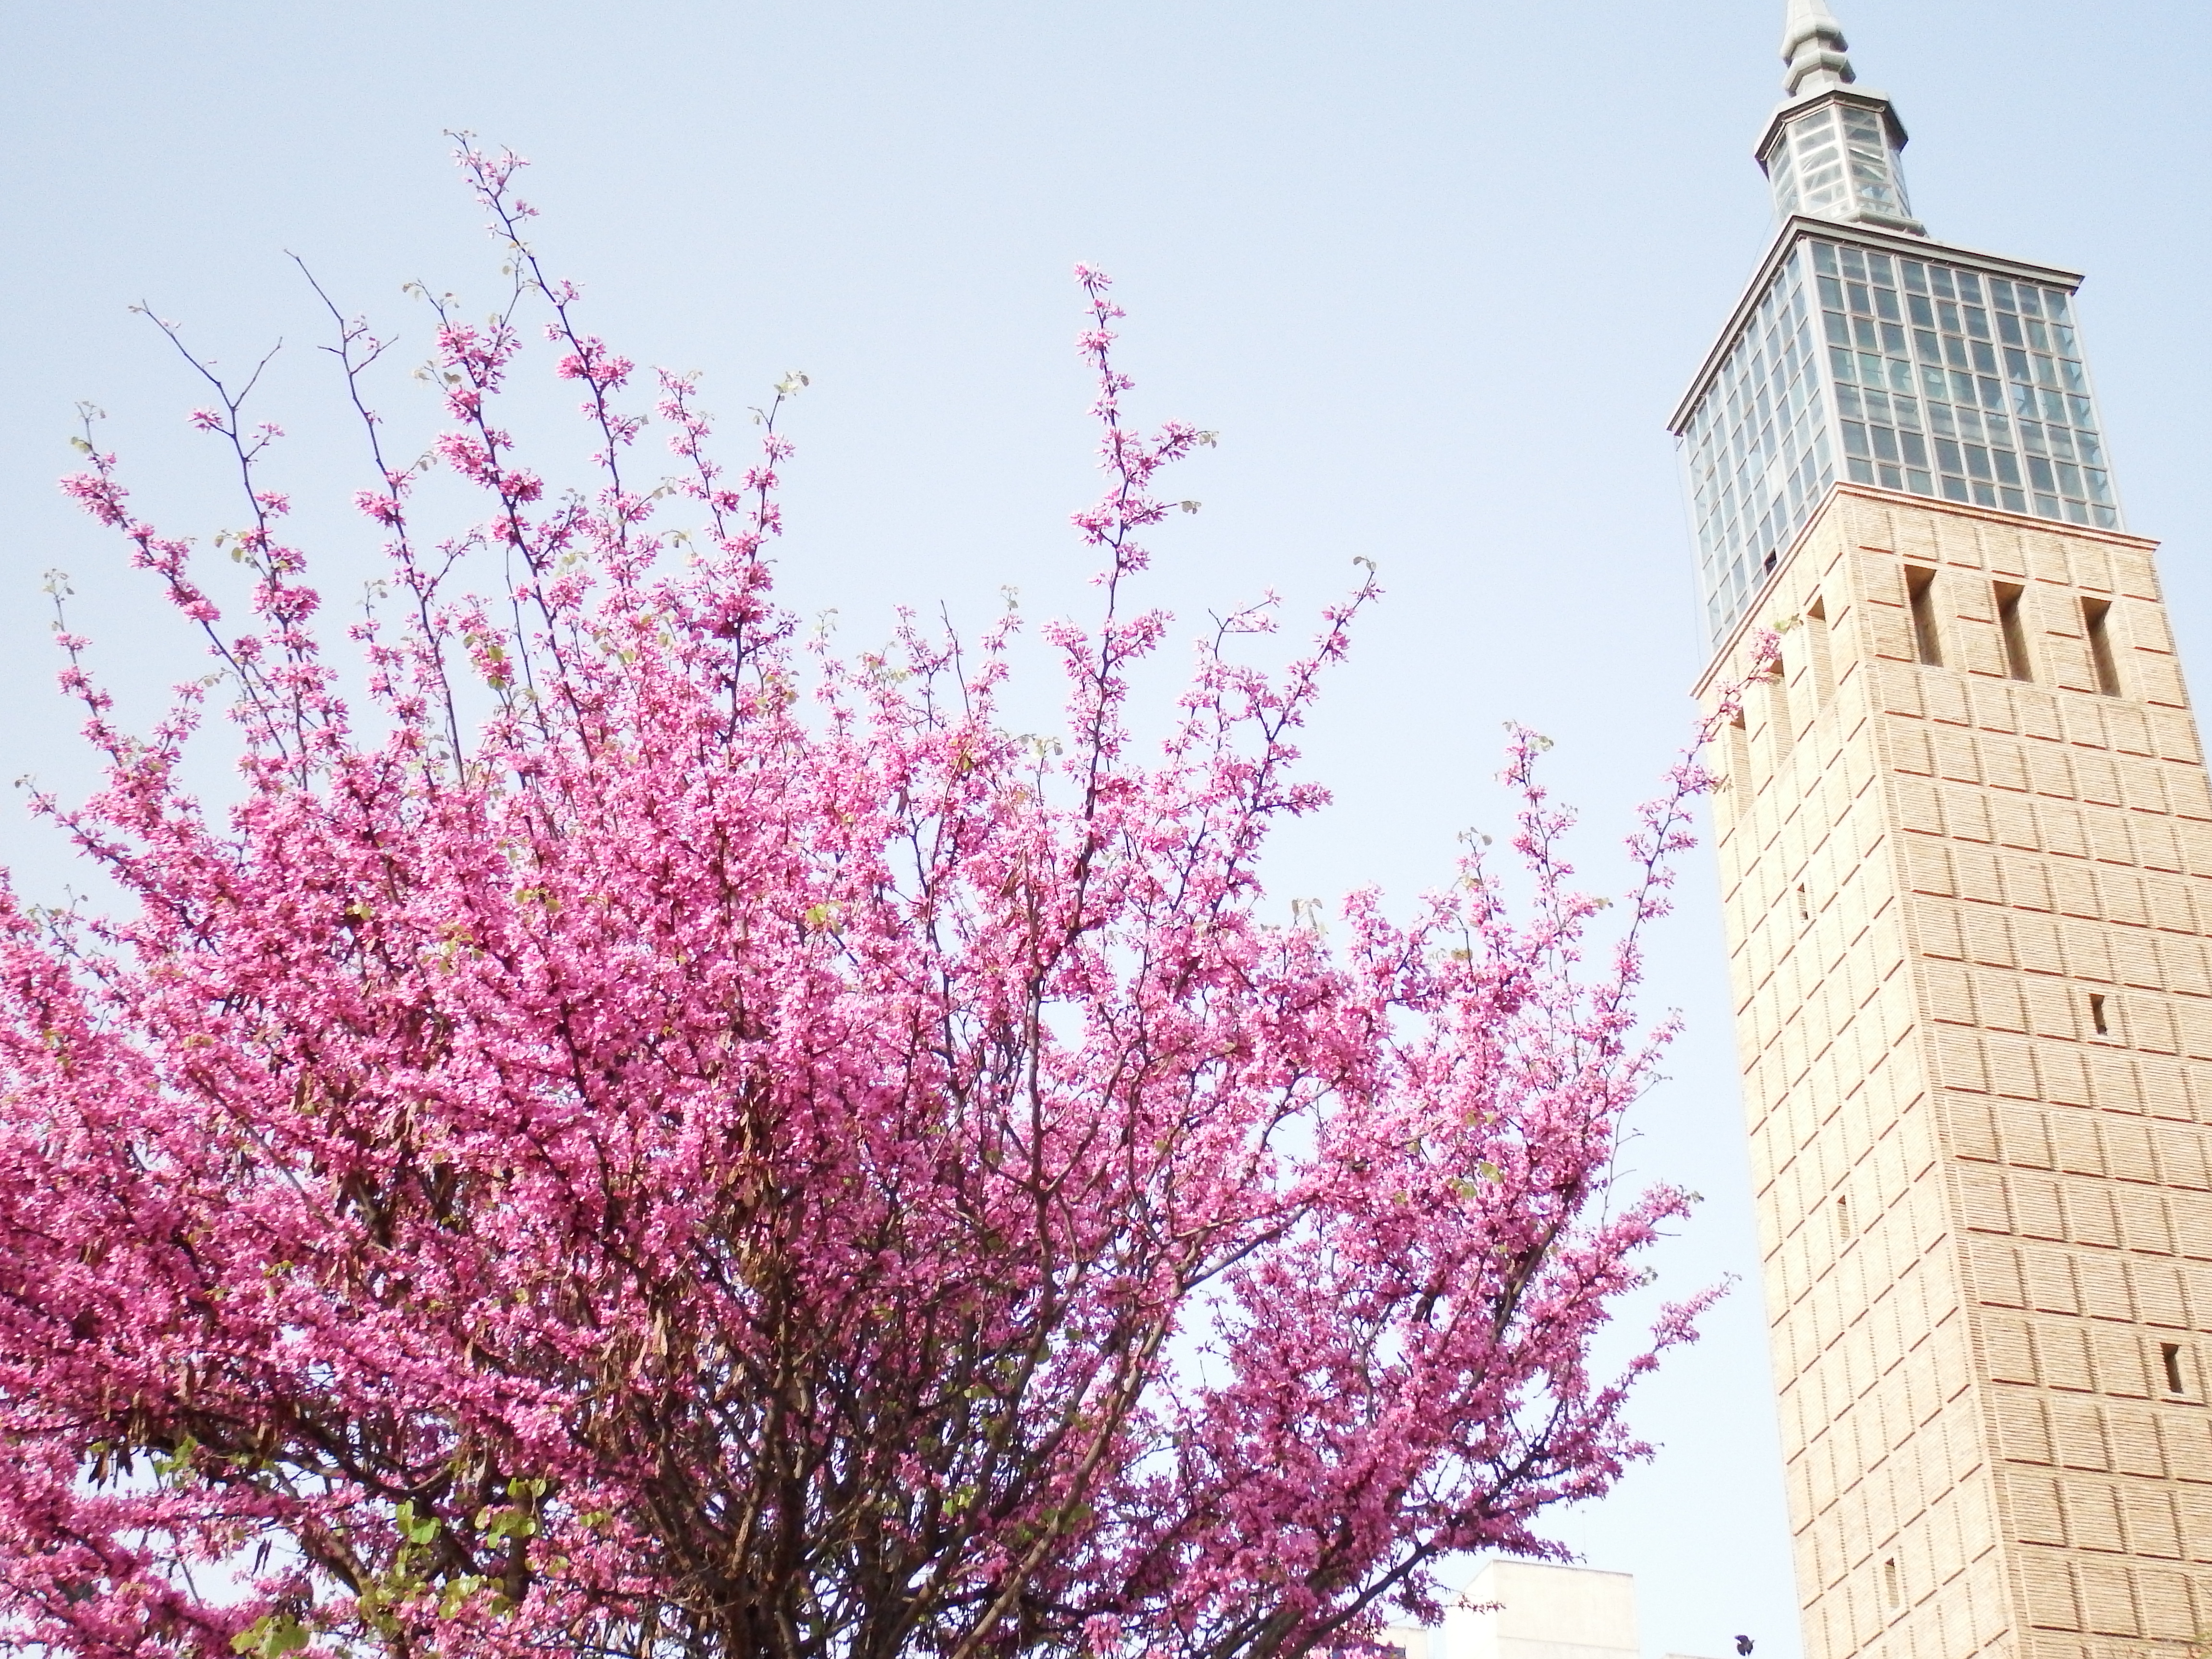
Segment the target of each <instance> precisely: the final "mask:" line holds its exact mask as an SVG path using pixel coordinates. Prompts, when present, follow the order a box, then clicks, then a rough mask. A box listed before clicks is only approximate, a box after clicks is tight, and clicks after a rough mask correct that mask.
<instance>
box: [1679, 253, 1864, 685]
mask: <svg viewBox="0 0 2212 1659" xmlns="http://www.w3.org/2000/svg"><path fill="white" fill-rule="evenodd" d="M1809 264H1810V262H1809V257H1808V250H1807V248H1806V246H1805V245H1804V244H1803V243H1802V242H1801V243H1799V244H1798V245H1797V246H1796V247H1794V248H1792V249H1791V250H1790V252H1789V254H1788V256H1787V257H1786V258H1784V261H1783V264H1782V268H1781V269H1780V270H1778V271H1776V272H1775V273H1774V277H1773V280H1772V281H1771V282H1770V283H1768V284H1767V288H1766V292H1765V295H1762V296H1761V297H1760V299H1759V305H1758V307H1757V308H1756V309H1755V310H1754V311H1753V313H1752V316H1751V320H1750V322H1749V324H1748V325H1747V326H1746V327H1745V329H1744V331H1743V332H1742V333H1741V335H1739V336H1738V337H1737V338H1736V342H1735V345H1734V346H1733V347H1732V348H1731V349H1729V354H1728V356H1726V357H1724V358H1723V359H1722V361H1721V365H1720V368H1719V370H1718V372H1717V374H1715V375H1714V377H1713V381H1712V384H1711V386H1709V387H1708V388H1707V389H1706V392H1705V396H1704V397H1703V398H1700V399H1699V402H1698V404H1697V406H1696V407H1695V408H1694V409H1693V410H1692V411H1691V413H1690V418H1689V422H1688V423H1687V424H1686V426H1685V427H1684V428H1682V434H1681V439H1682V447H1683V453H1684V456H1685V457H1686V460H1687V462H1688V465H1689V472H1690V477H1689V485H1690V502H1691V508H1690V510H1691V513H1692V516H1693V517H1694V518H1695V519H1696V520H1697V524H1698V566H1699V571H1698V574H1699V584H1700V586H1702V588H1703V590H1704V592H1705V615H1706V620H1707V623H1708V624H1709V625H1710V627H1711V629H1712V635H1713V638H1714V639H1715V640H1716V641H1718V640H1719V639H1721V638H1722V637H1723V635H1726V634H1727V632H1728V631H1729V629H1730V628H1731V627H1733V626H1734V625H1735V619H1736V618H1737V617H1740V616H1741V615H1742V614H1743V608H1744V606H1745V605H1748V604H1749V603H1750V602H1751V596H1752V595H1753V593H1755V592H1758V591H1759V586H1760V584H1761V583H1763V582H1764V581H1765V580H1766V573H1767V572H1768V571H1770V570H1771V569H1773V568H1774V564H1775V560H1776V558H1777V556H1778V552H1779V550H1780V549H1781V548H1783V547H1784V545H1786V544H1788V542H1789V540H1790V538H1791V537H1792V536H1794V535H1795V534H1796V532H1797V531H1798V529H1799V528H1800V527H1801V526H1802V525H1803V524H1804V522H1805V520H1807V519H1808V518H1809V517H1811V516H1812V512H1813V508H1814V506H1815V505H1817V504H1818V503H1819V501H1820V497H1821V496H1822V495H1824V494H1825V493H1826V490H1827V488H1828V486H1829V485H1830V484H1832V483H1834V482H1835V481H1836V460H1835V458H1836V447H1835V441H1834V438H1833V436H1832V433H1831V429H1830V420H1831V416H1829V414H1828V410H1827V408H1826V403H1827V400H1826V397H1825V396H1824V394H1823V392H1822V390H1821V373H1820V364H1821V353H1820V348H1819V345H1818V343H1817V330H1818V327H1819V324H1818V321H1817V319H1818V317H1819V314H1820V307H1819V304H1818V302H1817V298H1816V296H1815V295H1814V292H1813V289H1812V284H1811V282H1810V281H1809V278H1810V276H1811V274H1812V273H1811V270H1810V268H1809Z"/></svg>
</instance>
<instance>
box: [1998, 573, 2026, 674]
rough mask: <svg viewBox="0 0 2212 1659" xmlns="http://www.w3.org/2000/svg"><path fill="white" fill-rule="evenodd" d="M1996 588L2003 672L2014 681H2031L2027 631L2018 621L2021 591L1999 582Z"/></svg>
mask: <svg viewBox="0 0 2212 1659" xmlns="http://www.w3.org/2000/svg"><path fill="white" fill-rule="evenodd" d="M1996 588H1997V631H1998V633H1999V634H2001V635H2002V636H2003V639H2004V658H2005V672H2006V673H2007V674H2008V675H2010V676H2011V677H2012V678H2014V679H2016V680H2032V679H2033V678H2035V668H2034V665H2033V664H2032V663H2030V662H2029V660H2028V657H2027V629H2026V628H2024V627H2022V626H2021V620H2020V600H2021V592H2022V591H2023V590H2022V589H2021V587H2020V586H2019V585H2018V584H2017V583H2015V582H1999V583H1998V584H1997V585H1996Z"/></svg>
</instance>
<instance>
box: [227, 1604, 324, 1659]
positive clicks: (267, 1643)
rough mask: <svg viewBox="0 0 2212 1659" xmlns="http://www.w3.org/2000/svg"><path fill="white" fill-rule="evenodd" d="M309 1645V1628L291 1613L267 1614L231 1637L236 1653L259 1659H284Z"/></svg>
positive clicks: (233, 1650)
mask: <svg viewBox="0 0 2212 1659" xmlns="http://www.w3.org/2000/svg"><path fill="white" fill-rule="evenodd" d="M305 1646H307V1626H305V1625H303V1624H301V1622H300V1621H299V1620H296V1619H295V1618H294V1617H292V1615H291V1614H290V1613H264V1614H263V1615H262V1616H261V1617H260V1618H258V1619H257V1620H254V1621H253V1622H252V1624H250V1625H248V1626H246V1628H245V1629H244V1630H242V1631H240V1632H238V1634H237V1635H235V1636H234V1637H232V1638H230V1650H231V1651H232V1652H233V1653H250V1654H252V1655H254V1656H256V1659H283V1656H284V1655H285V1654H288V1653H297V1652H298V1651H299V1650H301V1648H304V1647H305Z"/></svg>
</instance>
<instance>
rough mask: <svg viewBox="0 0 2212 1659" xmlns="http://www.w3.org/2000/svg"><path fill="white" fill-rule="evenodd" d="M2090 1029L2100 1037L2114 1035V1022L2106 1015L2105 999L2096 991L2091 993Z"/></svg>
mask: <svg viewBox="0 0 2212 1659" xmlns="http://www.w3.org/2000/svg"><path fill="white" fill-rule="evenodd" d="M2089 1029H2090V1030H2093V1031H2094V1032H2096V1034H2097V1035H2098V1036H2112V1021H2111V1020H2110V1019H2109V1018H2106V1013H2105V999H2104V998H2102V997H2101V996H2100V995H2098V994H2096V993H2095V992H2094V991H2092V992H2090V993H2089Z"/></svg>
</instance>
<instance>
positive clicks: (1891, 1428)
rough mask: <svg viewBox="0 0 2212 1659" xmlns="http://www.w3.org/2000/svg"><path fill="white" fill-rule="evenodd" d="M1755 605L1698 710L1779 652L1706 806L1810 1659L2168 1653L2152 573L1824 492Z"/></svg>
mask: <svg viewBox="0 0 2212 1659" xmlns="http://www.w3.org/2000/svg"><path fill="white" fill-rule="evenodd" d="M1930 573H1932V574H1930ZM1923 584H1924V586H1925V601H1924V606H1923V616H1922V617H1921V618H1920V623H1919V626H1918V627H1917V628H1916V620H1915V617H1914V614H1913V606H1912V600H1911V593H1912V591H1913V589H1914V587H1915V586H1921V585H1923ZM2007 592H2011V593H2016V595H2017V599H2016V604H2017V615H2016V623H2017V629H2016V632H2015V636H2014V637H2015V647H2014V649H2013V651H2012V652H2010V653H2008V648H2007V641H2006V638H2005V627H2004V623H2003V619H2002V616H2001V613H2000V609H1999V606H2000V603H2001V595H2002V594H2004V593H2007ZM2085 599H2087V600H2088V601H2090V603H2091V606H2092V608H2093V609H2095V608H2098V607H2109V609H2108V610H2106V613H2105V623H2104V626H2105V629H2106V635H2107V638H2108V643H2109V647H2110V655H2109V659H2108V663H2109V667H2108V669H2107V673H2108V674H2111V675H2115V676H2116V677H2117V681H2118V684H2117V685H2112V684H2109V682H2107V684H2106V686H2105V687H2104V688H2103V689H2100V670H2099V665H2098V663H2097V660H2096V657H2095V653H2094V649H2093V644H2092V641H2091V640H2090V638H2089V635H2088V624H2087V617H2085V612H2084V609H2083V601H2084V600H2085ZM1753 614H1754V621H1753V623H1751V624H1750V625H1748V626H1747V628H1746V629H1744V630H1743V631H1742V632H1741V633H1740V634H1739V635H1738V636H1737V637H1736V638H1735V640H1734V641H1731V642H1730V644H1729V646H1728V647H1725V648H1724V649H1723V653H1722V654H1721V656H1720V657H1719V658H1718V659H1717V661H1716V663H1715V665H1714V668H1713V670H1712V671H1711V674H1710V675H1709V676H1708V679H1707V682H1706V684H1705V687H1704V688H1703V691H1704V695H1705V696H1708V697H1711V696H1714V695H1715V694H1716V689H1717V687H1718V686H1719V685H1721V684H1725V683H1727V682H1728V681H1729V680H1731V679H1735V678H1741V677H1742V675H1743V674H1744V672H1745V671H1746V670H1747V667H1748V665H1749V664H1750V663H1751V662H1752V660H1753V653H1754V652H1755V650H1756V646H1757V633H1758V631H1759V630H1760V629H1763V628H1771V627H1780V628H1781V629H1782V630H1783V631H1782V671H1781V673H1780V674H1779V675H1778V677H1776V678H1772V679H1771V680H1769V681H1765V682H1762V683H1759V684H1754V685H1753V687H1752V688H1751V695H1750V696H1748V697H1747V700H1746V717H1745V719H1744V720H1743V722H1742V724H1741V726H1740V727H1737V728H1735V729H1734V730H1732V731H1730V732H1729V733H1728V734H1727V738H1726V749H1725V752H1724V753H1723V756H1722V765H1723V768H1724V769H1725V770H1726V771H1727V772H1728V774H1729V776H1728V779H1727V781H1726V782H1725V783H1724V784H1723V787H1722V788H1721V789H1720V791H1719V792H1718V793H1717V796H1716V800H1715V814H1716V819H1717V831H1718V834H1717V847H1718V852H1719V857H1720V861H1721V866H1722V878H1723V893H1724V899H1725V903H1726V909H1727V922H1728V933H1729V947H1730V952H1731V974H1732V984H1733V991H1734V997H1735V1007H1736V1024H1737V1031H1738V1038H1739V1047H1740V1054H1741V1065H1742V1070H1743V1075H1744V1080H1745V1098H1746V1106H1747V1112H1748V1115H1749V1119H1750V1130H1751V1141H1752V1148H1753V1171H1754V1180H1755V1182H1756V1184H1757V1186H1758V1188H1759V1225H1760V1230H1761V1248H1762V1252H1763V1255H1764V1261H1765V1293H1766V1301H1767V1308H1768V1312H1769V1319H1770V1325H1771V1334H1772V1350H1773V1359H1774V1367H1775V1380H1776V1386H1777V1392H1778V1399H1779V1401H1780V1407H1781V1413H1782V1421H1783V1435H1784V1452H1785V1456H1786V1459H1787V1465H1788V1470H1789V1480H1790V1511H1791V1518H1792V1524H1793V1527H1794V1528H1795V1531H1796V1561H1797V1571H1798V1581H1799V1588H1800V1594H1801V1599H1802V1604H1803V1607H1804V1610H1805V1620H1806V1628H1807V1638H1808V1650H1809V1651H1810V1653H1811V1654H1812V1655H1813V1659H1855V1656H1859V1655H1866V1656H1870V1659H1968V1656H1975V1655H1980V1654H1984V1653H1992V1654H1996V1653H2002V1654H2008V1655H2020V1656H2022V1659H2031V1656H2032V1659H2115V1656H2118V1655H2120V1654H2142V1653H2169V1654H2179V1652H2180V1651H2181V1650H2183V1648H2184V1647H2185V1645H2186V1644H2191V1643H2192V1642H2193V1641H2195V1640H2196V1639H2197V1638H2198V1637H2199V1636H2200V1635H2201V1634H2202V1633H2203V1632H2212V1404H2208V1389H2212V960H2208V954H2207V945H2208V939H2212V788H2208V786H2207V781H2206V775H2205V769H2204V765H2203V756H2202V753H2201V751H2200V750H2199V747H2198V744H2197V732H2196V728H2195V723H2194V721H2193V720H2192V718H2191V714H2190V712H2189V708H2188V703H2187V699H2186V696H2185V692H2184V690H2183V684H2182V679H2181V675H2180V673H2179V668H2178V666H2177V665H2176V662H2175V659H2174V654H2173V645H2172V636H2171V635H2170V633H2169V631H2168V629H2167V627H2166V617H2165V613H2164V609H2163V606H2162V604H2161V602H2160V598H2159V593H2158V590H2157V586H2156V576H2155V573H2154V568H2153V563H2152V559H2151V546H2150V544H2148V543H2145V542H2142V541H2141V540H2138V539H2136V538H2130V537H2125V536H2119V535H2115V534H2112V533H2107V532H2089V531H2068V530H2064V529H2062V528H2059V527H2056V526H2048V525H2045V524H2041V523H2039V522H2037V521H2033V520H2025V519H2020V518H2015V517H2013V516H2011V515H2008V514H2003V513H1987V512H1982V511H1978V510H1977V509H1973V508H1970V507H1946V506H1942V505H1937V504H1931V503H1928V502H1924V501H1918V500H1917V499H1913V498H1909V497H1905V496H1900V495H1892V494H1889V493H1887V492H1883V491H1878V490H1869V489H1857V488H1852V487H1845V488H1844V489H1839V490H1838V492H1836V494H1834V495H1832V497H1831V498H1830V500H1829V501H1828V503H1827V504H1826V507H1824V508H1823V509H1822V510H1821V512H1820V514H1819V515H1818V516H1817V517H1816V518H1815V520H1814V522H1813V523H1812V524H1811V525H1809V526H1808V528H1807V530H1806V532H1804V534H1803V535H1802V537H1801V538H1799V540H1798V543H1797V544H1796V547H1795V549H1794V550H1793V551H1792V552H1791V554H1790V557H1789V559H1788V561H1787V562H1786V564H1785V565H1784V568H1782V569H1781V570H1780V571H1779V572H1778V574H1777V576H1776V578H1775V580H1774V581H1773V583H1772V585H1771V587H1770V589H1769V591H1768V593H1767V595H1766V597H1765V600H1764V602H1763V604H1762V605H1761V606H1760V608H1759V610H1758V611H1755V612H1754V613H1753ZM1930 632H1932V634H1933V635H1934V637H1933V639H1932V640H1927V639H1925V637H1924V635H1926V634H1928V633H1930ZM1930 645H1932V646H1933V647H1936V654H1937V655H1938V656H1939V657H1940V664H1936V665H1931V664H1929V663H1928V662H1926V661H1924V660H1923V657H1924V655H1925V654H1926V653H1927V651H1928V647H1929V646H1930ZM2021 647H2025V656H2026V661H2025V663H2022V662H2020V661H2018V660H2017V658H2018V655H2019V653H2020V648H2021ZM2023 668H2024V669H2025V670H2027V673H2028V678H2017V677H2016V675H2017V673H2018V672H2019V671H2020V670H2021V669H2023Z"/></svg>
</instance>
